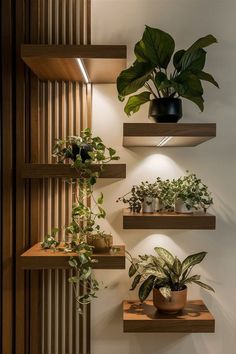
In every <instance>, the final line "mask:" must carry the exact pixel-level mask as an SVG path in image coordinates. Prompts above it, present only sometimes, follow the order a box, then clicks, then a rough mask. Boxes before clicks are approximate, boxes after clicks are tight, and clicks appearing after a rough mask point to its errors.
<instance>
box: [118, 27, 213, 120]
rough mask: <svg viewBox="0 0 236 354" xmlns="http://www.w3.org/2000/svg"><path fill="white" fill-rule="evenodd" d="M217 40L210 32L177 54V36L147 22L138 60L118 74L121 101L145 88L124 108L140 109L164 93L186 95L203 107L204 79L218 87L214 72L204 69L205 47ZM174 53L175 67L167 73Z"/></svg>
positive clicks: (131, 98)
mask: <svg viewBox="0 0 236 354" xmlns="http://www.w3.org/2000/svg"><path fill="white" fill-rule="evenodd" d="M216 42H217V40H216V38H215V37H214V36H212V35H210V34H209V35H207V36H205V37H202V38H200V39H198V40H197V41H196V42H195V43H193V45H191V46H190V47H189V48H188V49H187V50H184V49H181V50H179V51H177V52H176V53H175V54H174V50H175V41H174V39H173V38H172V37H171V36H170V35H169V34H168V33H166V32H163V31H161V30H159V29H157V28H151V27H149V26H146V28H145V31H144V33H143V37H142V39H141V40H140V41H139V42H138V43H136V45H135V48H134V54H135V56H136V60H135V62H134V63H133V65H132V66H131V67H129V68H128V69H126V70H124V71H122V72H121V73H120V75H119V76H118V78H117V90H118V94H119V96H118V97H119V99H120V100H121V101H124V99H125V96H128V95H130V94H133V93H135V92H137V91H138V90H140V89H141V88H145V89H146V90H145V91H143V92H141V93H139V94H137V95H133V96H130V97H129V99H128V101H127V103H126V105H125V108H124V110H125V112H126V113H127V115H128V116H130V115H131V113H135V112H137V111H138V110H139V108H140V106H141V105H143V104H145V103H146V102H148V101H150V100H151V99H152V98H161V97H184V98H186V99H188V100H190V101H192V102H194V103H195V104H196V105H197V106H198V107H199V108H200V110H201V111H203V109H204V105H203V103H204V99H203V87H202V83H201V81H208V82H210V83H212V84H213V85H215V86H216V87H219V86H218V84H217V82H216V81H215V80H214V78H213V77H212V75H210V74H209V73H206V72H204V71H203V69H204V66H205V62H206V51H205V50H204V49H203V48H205V47H208V46H209V45H211V44H213V43H216ZM173 54H174V56H173V66H174V71H173V72H171V73H168V71H167V67H168V65H169V63H170V60H171V57H172V55H173Z"/></svg>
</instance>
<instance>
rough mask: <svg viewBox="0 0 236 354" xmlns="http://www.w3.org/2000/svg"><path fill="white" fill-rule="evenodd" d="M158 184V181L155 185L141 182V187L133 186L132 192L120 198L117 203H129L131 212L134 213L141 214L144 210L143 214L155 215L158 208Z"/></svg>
mask: <svg viewBox="0 0 236 354" xmlns="http://www.w3.org/2000/svg"><path fill="white" fill-rule="evenodd" d="M158 183H159V180H158V179H157V181H156V182H154V183H150V182H148V181H145V182H141V183H140V184H139V185H137V186H133V187H132V189H131V191H129V192H128V193H126V194H125V195H123V196H122V197H119V198H118V199H117V202H119V201H122V202H123V203H125V204H126V203H128V204H129V209H130V211H133V212H138V213H139V212H140V211H141V209H142V212H143V213H154V212H155V211H156V207H157V201H156V199H157V198H158ZM128 196H129V197H128Z"/></svg>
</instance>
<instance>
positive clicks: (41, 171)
mask: <svg viewBox="0 0 236 354" xmlns="http://www.w3.org/2000/svg"><path fill="white" fill-rule="evenodd" d="M98 169H99V167H98V166H96V165H94V166H93V170H94V171H98ZM78 176H79V174H78V171H77V170H76V169H74V168H72V167H71V165H69V164H29V163H28V164H24V165H23V166H22V169H21V177H22V178H78ZM125 177H126V165H125V164H107V165H105V167H104V171H103V172H102V173H101V176H100V178H125Z"/></svg>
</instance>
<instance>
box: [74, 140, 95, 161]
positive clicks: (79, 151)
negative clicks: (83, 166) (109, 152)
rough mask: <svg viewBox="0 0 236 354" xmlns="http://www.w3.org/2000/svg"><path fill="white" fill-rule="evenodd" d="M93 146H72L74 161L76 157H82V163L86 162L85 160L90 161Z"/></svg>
mask: <svg viewBox="0 0 236 354" xmlns="http://www.w3.org/2000/svg"><path fill="white" fill-rule="evenodd" d="M92 150H93V149H92V146H91V145H89V144H81V145H80V146H78V145H76V144H73V145H72V154H73V158H72V160H74V161H75V160H76V156H77V155H80V156H81V159H82V162H85V160H90V159H91V157H90V156H89V154H88V153H89V152H90V151H92Z"/></svg>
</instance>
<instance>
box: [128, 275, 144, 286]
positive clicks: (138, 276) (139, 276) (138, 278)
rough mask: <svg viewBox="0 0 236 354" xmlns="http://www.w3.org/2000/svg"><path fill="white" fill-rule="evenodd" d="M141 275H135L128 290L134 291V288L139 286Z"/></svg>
mask: <svg viewBox="0 0 236 354" xmlns="http://www.w3.org/2000/svg"><path fill="white" fill-rule="evenodd" d="M141 277H142V275H141V274H137V275H136V276H135V277H134V280H133V283H132V285H131V288H130V289H129V290H134V289H135V288H136V286H137V285H138V284H139V282H140V280H141Z"/></svg>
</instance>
